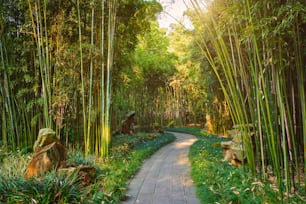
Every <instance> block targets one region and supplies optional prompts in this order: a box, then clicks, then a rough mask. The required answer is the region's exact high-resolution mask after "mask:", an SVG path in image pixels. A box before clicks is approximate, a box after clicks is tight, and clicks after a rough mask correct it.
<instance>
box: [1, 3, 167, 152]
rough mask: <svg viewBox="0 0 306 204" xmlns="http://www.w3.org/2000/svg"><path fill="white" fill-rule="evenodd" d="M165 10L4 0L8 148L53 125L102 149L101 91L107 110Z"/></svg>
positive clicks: (65, 136)
mask: <svg viewBox="0 0 306 204" xmlns="http://www.w3.org/2000/svg"><path fill="white" fill-rule="evenodd" d="M112 2H114V3H112ZM103 6H104V7H103ZM160 9H161V6H160V5H159V4H158V3H157V2H156V1H140V0H139V1H120V3H119V2H117V3H116V2H115V1H107V2H106V1H90V0H88V1H77V0H75V1H65V2H63V1H39V0H33V1H32V0H29V1H22V2H20V1H14V0H12V1H11V0H10V1H1V10H0V19H1V29H0V30H1V33H0V35H1V36H0V37H1V41H0V42H1V46H0V47H1V49H0V50H1V58H0V59H1V73H0V77H1V83H0V90H1V99H0V100H1V111H0V112H1V123H0V124H1V137H0V138H1V141H2V142H1V143H2V144H3V145H4V146H5V148H12V149H16V148H24V147H27V146H31V145H32V144H33V142H34V141H35V138H36V136H37V132H38V130H39V129H40V128H42V127H52V128H54V129H56V131H57V134H60V135H61V136H62V137H61V139H62V140H63V142H65V143H66V144H67V145H68V143H69V142H73V143H74V144H80V145H83V144H84V142H85V147H86V149H87V150H86V151H87V152H93V151H95V152H100V150H99V149H101V146H100V145H101V141H99V140H100V139H99V138H100V136H99V135H101V134H102V133H101V126H99V125H98V124H101V121H102V119H101V117H102V115H103V114H102V113H101V111H102V110H101V109H103V108H102V107H103V105H102V104H103V103H102V100H101V97H102V95H103V94H104V96H105V97H106V98H108V100H106V101H105V104H104V105H105V110H107V107H108V108H110V103H111V100H110V96H111V92H110V91H111V90H114V91H113V92H114V93H116V92H117V90H118V87H119V86H121V84H120V83H119V82H120V78H119V76H120V72H121V69H123V68H124V67H123V66H121V65H125V66H126V67H129V66H128V65H129V64H131V62H130V59H129V57H128V56H127V55H128V54H129V53H130V52H131V51H132V50H133V49H134V48H135V46H136V44H137V35H138V34H141V33H144V32H145V30H146V28H147V25H148V22H149V21H151V20H152V19H154V18H155V16H154V15H155V13H157V12H158V11H160ZM115 11H117V12H115ZM115 25H116V27H117V30H116V42H117V43H116V44H114V37H115V32H114V28H115ZM112 53H114V57H112V55H113V54H112ZM114 58H115V60H114ZM113 62H114V63H113ZM107 70H108V71H107ZM111 73H112V74H113V79H111V78H110V77H109V78H108V79H107V78H105V80H104V81H103V80H102V76H108V74H111ZM109 76H110V75H109ZM111 82H113V83H111ZM111 86H113V87H114V89H111ZM102 87H103V88H102ZM104 88H105V89H104ZM114 98H116V94H115V96H114ZM107 103H108V104H107ZM110 111H112V112H113V113H119V112H120V111H117V110H110ZM121 111H122V112H124V111H125V109H121ZM110 113H111V112H110ZM105 114H107V113H105ZM120 114H121V115H124V113H123V114H122V113H121V112H120V113H119V114H118V115H120ZM106 118H111V117H110V114H109V117H108V116H107V117H106ZM118 118H120V116H118ZM105 120H107V119H105ZM107 124H109V125H110V123H109V122H107ZM104 126H105V125H104ZM110 130H111V128H110V127H109V128H108V131H110ZM103 135H105V133H104V134H103ZM99 154H100V153H99Z"/></svg>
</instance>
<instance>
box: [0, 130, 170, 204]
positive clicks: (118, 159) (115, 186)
mask: <svg viewBox="0 0 306 204" xmlns="http://www.w3.org/2000/svg"><path fill="white" fill-rule="evenodd" d="M173 140H175V137H174V136H173V135H171V134H152V133H151V134H138V135H134V136H127V135H119V136H116V137H114V138H113V143H112V149H111V153H110V156H109V158H108V159H101V158H98V157H96V156H94V155H89V156H88V157H85V156H84V154H83V153H82V151H81V150H80V149H74V150H71V149H69V150H68V155H67V163H68V165H78V164H87V165H92V166H94V167H95V169H96V172H97V180H96V182H95V183H94V184H92V185H89V186H86V187H84V186H82V182H81V180H80V178H79V177H78V176H77V175H76V174H71V175H69V176H68V177H67V176H66V177H65V176H63V175H58V174H56V173H55V172H50V173H48V174H46V175H44V176H42V177H41V178H39V179H38V178H32V179H29V180H26V179H24V178H23V174H24V172H25V168H26V164H27V163H28V161H29V159H30V156H31V155H30V154H21V153H20V152H14V153H6V156H5V157H3V158H2V160H1V163H0V203H40V204H44V203H46V204H47V203H102V202H103V203H119V202H120V200H121V199H124V197H125V193H126V190H127V183H128V181H129V179H130V178H131V177H132V175H134V174H135V173H136V172H137V171H138V170H139V168H140V167H141V165H142V162H143V160H144V159H146V158H148V157H149V156H150V155H152V154H153V153H154V152H155V151H156V150H158V149H159V148H160V147H162V146H164V145H165V144H168V143H170V142H172V141H173Z"/></svg>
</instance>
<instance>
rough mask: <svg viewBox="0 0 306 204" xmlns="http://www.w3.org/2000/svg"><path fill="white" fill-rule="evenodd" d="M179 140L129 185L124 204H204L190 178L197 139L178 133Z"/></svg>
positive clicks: (158, 156) (152, 160) (160, 152)
mask: <svg viewBox="0 0 306 204" xmlns="http://www.w3.org/2000/svg"><path fill="white" fill-rule="evenodd" d="M173 134H174V135H175V136H176V138H177V140H176V141H174V142H173V143H171V144H168V145H166V146H165V147H163V148H161V149H160V150H158V151H157V152H156V153H155V154H154V155H152V156H151V157H150V158H149V159H148V160H146V161H145V162H144V164H143V166H142V168H141V169H140V171H139V172H138V173H137V174H136V175H135V177H134V178H133V179H132V180H131V182H130V184H129V190H128V192H127V195H128V199H127V200H126V201H124V202H122V203H123V204H181V203H182V204H200V201H199V199H198V198H197V196H196V193H195V189H194V186H193V181H192V179H191V178H190V162H189V158H188V153H189V148H190V146H191V145H192V144H193V143H194V142H195V141H196V138H195V137H194V136H192V135H189V134H183V133H174V132H173Z"/></svg>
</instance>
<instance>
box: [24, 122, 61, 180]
mask: <svg viewBox="0 0 306 204" xmlns="http://www.w3.org/2000/svg"><path fill="white" fill-rule="evenodd" d="M33 150H34V154H33V157H32V159H31V161H30V162H29V164H28V165H27V168H26V173H25V175H24V177H25V178H31V177H33V176H35V177H40V176H41V175H42V174H44V173H46V172H49V171H51V170H53V169H54V170H57V169H58V168H60V167H63V166H65V161H66V149H65V147H64V146H63V145H62V144H61V143H60V140H59V138H58V137H56V135H55V132H54V131H53V130H52V129H50V128H44V129H41V130H40V131H39V134H38V138H37V140H36V141H35V143H34V146H33Z"/></svg>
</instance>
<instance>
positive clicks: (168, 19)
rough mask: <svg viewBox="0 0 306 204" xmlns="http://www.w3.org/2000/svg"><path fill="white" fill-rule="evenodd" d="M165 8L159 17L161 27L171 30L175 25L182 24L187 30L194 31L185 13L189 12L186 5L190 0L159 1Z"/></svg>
mask: <svg viewBox="0 0 306 204" xmlns="http://www.w3.org/2000/svg"><path fill="white" fill-rule="evenodd" d="M158 1H159V2H160V3H161V5H162V6H163V9H164V10H163V12H162V13H161V14H160V15H159V17H158V22H159V25H160V27H162V28H168V29H171V28H170V26H171V24H173V23H176V24H178V23H179V22H180V23H182V24H183V25H184V26H185V27H186V28H189V29H192V28H193V26H192V24H191V22H190V20H189V19H188V17H187V16H184V12H185V11H186V10H187V7H186V4H188V3H189V0H158ZM185 3H186V4H185Z"/></svg>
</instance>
